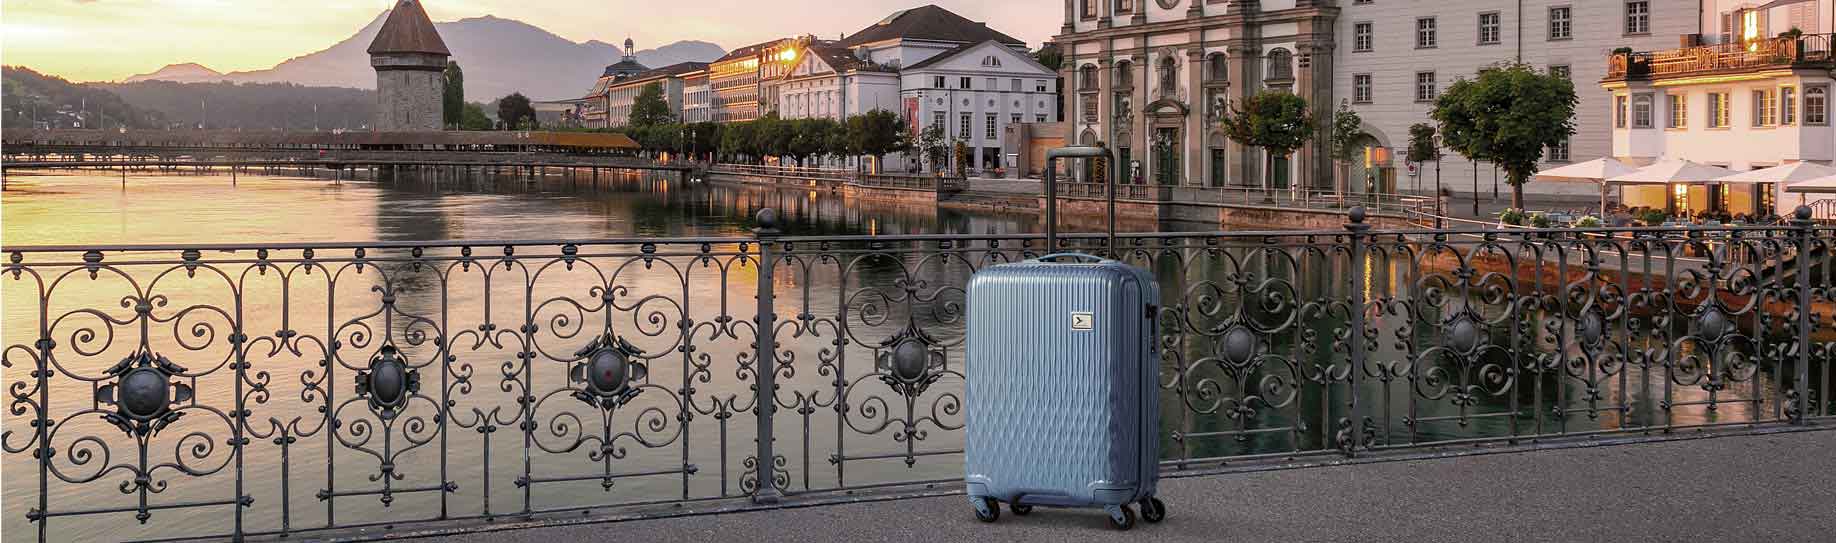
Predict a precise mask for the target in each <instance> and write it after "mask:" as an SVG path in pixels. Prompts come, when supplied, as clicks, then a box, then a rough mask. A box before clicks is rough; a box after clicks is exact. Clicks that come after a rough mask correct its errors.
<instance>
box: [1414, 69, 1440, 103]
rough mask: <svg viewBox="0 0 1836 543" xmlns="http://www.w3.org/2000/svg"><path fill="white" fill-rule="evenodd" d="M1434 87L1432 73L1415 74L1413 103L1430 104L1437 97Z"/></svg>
mask: <svg viewBox="0 0 1836 543" xmlns="http://www.w3.org/2000/svg"><path fill="white" fill-rule="evenodd" d="M1438 92H1439V91H1437V90H1436V89H1435V85H1434V72H1416V73H1415V101H1417V102H1430V101H1433V100H1434V99H1435V97H1436V96H1438Z"/></svg>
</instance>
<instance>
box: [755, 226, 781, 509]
mask: <svg viewBox="0 0 1836 543" xmlns="http://www.w3.org/2000/svg"><path fill="white" fill-rule="evenodd" d="M757 222H758V227H757V228H754V229H753V230H752V234H753V237H754V238H755V239H757V240H758V243H759V281H758V302H759V307H758V309H759V312H758V317H757V320H755V321H754V325H755V326H756V327H757V329H756V331H755V332H754V334H753V335H754V336H755V339H754V340H753V345H754V347H756V351H755V352H754V357H753V360H754V363H756V364H758V366H757V367H756V368H755V370H756V371H754V372H753V375H754V378H755V379H756V380H757V381H756V385H757V386H756V387H754V393H755V394H756V395H757V396H756V397H755V398H754V402H753V412H754V414H755V415H757V416H758V439H757V441H758V446H759V448H758V452H757V453H758V457H757V458H756V459H755V461H754V462H753V466H752V467H753V470H754V472H753V474H754V477H756V478H757V481H758V486H757V488H754V489H753V491H752V502H753V503H758V504H773V503H778V500H779V499H781V498H782V497H783V495H782V494H779V493H778V485H777V484H776V483H775V481H774V477H773V473H772V471H773V470H774V469H775V468H776V467H777V454H776V453H774V452H773V451H772V442H773V441H774V440H775V439H776V435H775V434H773V433H772V431H771V419H772V415H774V414H776V413H777V410H778V409H777V407H778V395H777V392H778V384H777V380H778V364H777V352H778V341H777V339H778V338H777V334H776V323H777V321H778V316H777V307H776V305H775V303H774V296H773V292H772V288H773V286H774V285H773V281H772V268H773V265H772V258H773V257H772V254H771V253H772V249H773V247H772V245H774V244H775V243H776V242H777V238H778V234H779V233H780V232H779V231H778V212H777V211H775V210H773V209H771V208H769V207H768V208H765V209H761V210H759V214H758V216H757Z"/></svg>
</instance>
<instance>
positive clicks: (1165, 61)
mask: <svg viewBox="0 0 1836 543" xmlns="http://www.w3.org/2000/svg"><path fill="white" fill-rule="evenodd" d="M1178 84H1179V70H1178V69H1177V68H1175V67H1174V64H1173V57H1171V56H1166V57H1161V58H1160V94H1161V95H1163V96H1171V95H1172V94H1173V87H1174V86H1175V85H1178Z"/></svg>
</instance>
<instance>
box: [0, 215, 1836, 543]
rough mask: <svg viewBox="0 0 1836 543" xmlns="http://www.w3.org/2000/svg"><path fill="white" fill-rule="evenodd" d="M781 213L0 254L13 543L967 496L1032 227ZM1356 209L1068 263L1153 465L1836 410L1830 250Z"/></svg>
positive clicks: (1800, 237) (1191, 465)
mask: <svg viewBox="0 0 1836 543" xmlns="http://www.w3.org/2000/svg"><path fill="white" fill-rule="evenodd" d="M768 213H769V210H767V212H765V213H762V215H761V220H760V223H761V229H759V230H758V231H757V232H756V233H755V234H754V235H751V236H743V237H730V238H698V239H606V240H578V241H566V240H556V241H516V242H507V241H447V242H425V243H419V242H407V243H402V242H386V243H361V244H252V245H233V246H232V245H222V246H132V247H13V248H8V249H4V252H5V253H6V255H7V258H8V262H7V263H6V264H5V266H4V268H0V272H4V274H5V276H6V280H5V281H4V285H5V289H6V290H5V291H4V294H5V295H6V299H7V302H8V303H7V305H6V311H7V313H6V318H5V322H4V329H5V331H6V333H7V338H8V339H7V341H6V345H7V346H6V348H5V351H4V365H5V368H6V369H5V372H6V373H5V377H4V380H5V381H6V382H7V383H6V384H7V398H8V405H9V407H10V409H9V410H8V412H7V419H6V420H5V422H6V431H5V435H4V437H3V438H0V443H3V444H4V450H5V453H6V454H5V455H4V460H5V464H4V465H5V468H6V472H5V479H6V481H7V483H6V484H7V485H8V486H7V494H8V500H7V501H6V503H5V507H6V515H7V517H6V518H8V519H10V520H13V521H22V520H23V521H29V522H30V524H13V525H12V526H14V529H11V530H8V534H9V539H11V538H13V537H25V536H24V534H27V533H30V532H29V531H28V530H27V529H26V528H25V527H26V526H32V527H33V528H34V529H36V531H37V534H38V537H39V539H57V540H89V539H98V538H106V539H130V538H157V537H168V536H198V535H207V534H216V535H227V536H242V535H246V534H277V533H278V534H287V533H297V532H312V531H317V530H322V529H327V528H346V527H361V526H371V525H393V524H395V523H402V522H413V521H425V520H453V519H503V518H510V519H514V518H521V517H524V516H527V515H531V514H535V513H539V512H554V511H587V510H592V509H596V508H604V507H615V506H617V507H622V506H631V505H657V504H683V503H692V502H701V501H709V500H722V499H733V498H750V499H752V500H755V501H758V502H763V503H769V502H772V501H774V500H777V499H778V498H779V497H780V496H782V495H786V494H799V493H812V492H823V491H830V490H838V489H860V488H868V487H880V486H886V485H900V484H909V483H914V482H932V483H939V484H948V483H949V482H950V481H953V480H957V479H958V478H959V477H960V455H961V442H960V440H961V432H960V430H961V428H962V425H963V417H962V413H961V406H962V403H961V397H960V395H961V393H962V392H961V391H962V390H963V387H962V375H963V365H964V364H965V363H973V361H965V360H963V358H962V357H963V354H962V353H963V352H964V350H963V342H964V341H965V337H964V322H963V318H964V316H965V315H966V313H965V312H964V309H965V306H966V304H968V303H970V301H969V300H966V299H965V298H964V297H965V290H964V288H963V286H964V285H965V284H966V282H967V280H968V278H969V276H970V275H971V274H972V273H974V272H975V271H976V270H978V269H982V268H984V267H987V266H991V265H995V264H999V263H1002V262H1010V261H1014V260H1019V259H1024V258H1029V257H1032V256H1035V255H1038V254H1041V253H1044V252H1045V251H1046V250H1047V248H1046V247H1042V246H1041V244H1042V241H1041V238H1040V237H1038V236H1032V235H1016V236H893V237H888V236H880V237H862V236H855V237H785V236H780V235H779V234H778V233H777V232H776V231H775V230H772V226H773V223H774V222H775V221H774V219H773V217H772V216H767V215H766V214H768ZM1352 218H1353V220H1351V221H1350V222H1348V223H1346V225H1345V227H1344V228H1343V229H1339V230H1330V231H1282V232H1230V233H1175V234H1126V235H1123V236H1122V237H1120V238H1119V239H1118V240H1116V241H1115V244H1114V245H1113V246H1112V245H1110V244H1109V242H1108V241H1107V240H1106V239H1104V238H1097V237H1073V238H1070V239H1068V240H1067V241H1066V242H1065V243H1067V244H1068V245H1069V247H1064V248H1052V250H1054V251H1056V250H1060V249H1070V250H1082V251H1088V252H1093V253H1099V254H1108V255H1112V256H1114V257H1115V258H1119V259H1122V260H1124V261H1127V262H1130V263H1133V264H1136V265H1139V266H1143V267H1146V268H1148V269H1150V270H1153V271H1154V272H1155V274H1156V275H1157V276H1158V277H1159V279H1160V281H1161V284H1162V290H1163V293H1164V299H1163V300H1161V302H1162V303H1161V304H1160V307H1161V309H1160V314H1159V316H1160V324H1161V326H1160V327H1159V330H1160V335H1159V338H1158V339H1159V341H1160V342H1161V345H1162V346H1163V347H1164V348H1163V349H1162V351H1163V353H1164V355H1163V359H1162V361H1161V368H1162V383H1161V385H1162V388H1163V389H1164V391H1165V392H1164V394H1163V397H1162V402H1161V405H1162V410H1163V412H1164V413H1165V414H1164V416H1163V420H1164V421H1165V427H1164V428H1163V429H1162V439H1163V443H1165V446H1164V447H1163V450H1164V451H1165V458H1164V467H1165V468H1166V469H1169V470H1179V469H1197V468H1206V467H1214V466H1217V465H1219V464H1220V463H1221V462H1225V461H1238V460H1245V459H1254V458H1259V457H1279V458H1288V457H1296V456H1302V455H1316V454H1317V455H1347V456H1354V455H1360V454H1366V453H1368V452H1371V451H1377V450H1384V449H1403V448H1410V447H1419V446H1425V445H1444V444H1450V443H1465V442H1470V441H1487V440H1497V441H1518V440H1535V439H1542V438H1548V437H1555V436H1573V435H1584V434H1592V433H1601V432H1650V433H1661V432H1667V431H1671V430H1675V429H1678V428H1686V427H1702V426H1716V425H1730V424H1734V425H1753V424H1776V423H1791V422H1802V421H1804V420H1805V419H1806V418H1810V417H1828V416H1831V415H1832V414H1836V406H1832V405H1831V403H1830V401H1829V400H1828V395H1827V393H1828V391H1830V390H1831V386H1832V384H1833V383H1832V382H1831V380H1832V372H1831V371H1830V370H1831V368H1832V360H1833V359H1836V342H1832V341H1831V338H1829V337H1827V335H1825V334H1817V335H1813V334H1814V333H1816V332H1819V331H1827V330H1829V326H1828V325H1829V324H1831V323H1828V322H1826V321H1827V320H1829V319H1832V318H1836V317H1833V316H1836V311H1832V309H1833V308H1836V294H1833V292H1836V291H1832V290H1831V289H1828V288H1827V286H1828V285H1830V284H1832V278H1833V277H1832V275H1831V274H1832V273H1836V269H1833V268H1836V267H1833V266H1832V265H1831V264H1832V257H1831V255H1832V248H1833V247H1832V245H1833V242H1836V231H1833V230H1829V229H1824V228H1819V227H1816V226H1814V225H1813V224H1812V223H1811V222H1810V221H1808V220H1800V221H1797V222H1794V223H1792V224H1791V225H1786V226H1775V227H1748V228H1718V229H1688V230H1656V229H1602V230H1524V231H1511V232H1499V231H1478V230H1443V231H1430V230H1411V231H1375V230H1372V229H1370V228H1369V227H1368V225H1366V224H1364V222H1363V220H1362V210H1354V211H1353V212H1352ZM1736 256H1737V257H1736ZM762 262H763V263H769V265H764V266H761V265H760V263H762ZM1819 391H1821V392H1819ZM758 436H767V437H768V438H767V439H757V437H758ZM122 518H135V519H138V521H139V523H138V524H136V523H120V522H90V521H89V520H90V519H93V520H99V521H111V520H118V519H122Z"/></svg>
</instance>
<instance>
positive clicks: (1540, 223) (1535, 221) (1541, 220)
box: [1530, 213, 1553, 228]
mask: <svg viewBox="0 0 1836 543" xmlns="http://www.w3.org/2000/svg"><path fill="white" fill-rule="evenodd" d="M1552 225H1553V224H1552V223H1550V222H1549V216H1548V215H1544V214H1542V213H1534V214H1531V215H1530V226H1533V227H1536V228H1549V227H1550V226H1552Z"/></svg>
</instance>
